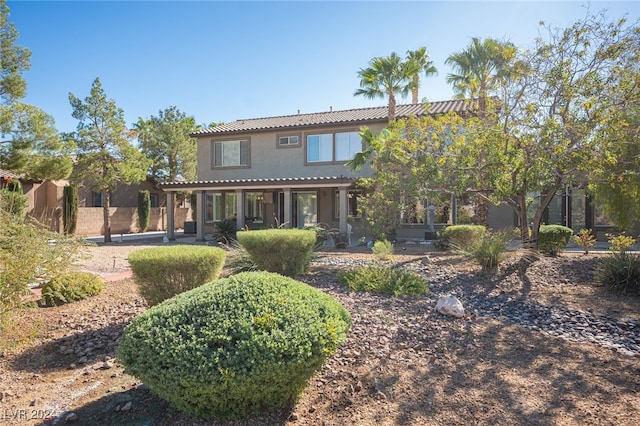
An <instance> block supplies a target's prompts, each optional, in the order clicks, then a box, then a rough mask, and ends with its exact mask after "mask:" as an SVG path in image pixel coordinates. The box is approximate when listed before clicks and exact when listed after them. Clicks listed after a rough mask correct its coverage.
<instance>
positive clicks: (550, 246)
mask: <svg viewBox="0 0 640 426" xmlns="http://www.w3.org/2000/svg"><path fill="white" fill-rule="evenodd" d="M571 236H573V230H572V229H571V228H567V227H566V226H562V225H540V231H538V250H539V251H540V252H542V253H545V254H550V255H552V256H555V255H557V254H558V252H560V251H562V250H564V248H565V247H566V246H567V244H568V243H569V240H571Z"/></svg>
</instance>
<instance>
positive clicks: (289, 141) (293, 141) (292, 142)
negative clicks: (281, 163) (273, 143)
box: [278, 135, 300, 147]
mask: <svg viewBox="0 0 640 426" xmlns="http://www.w3.org/2000/svg"><path fill="white" fill-rule="evenodd" d="M298 145H300V136H299V135H288V136H278V146H279V147H284V146H298Z"/></svg>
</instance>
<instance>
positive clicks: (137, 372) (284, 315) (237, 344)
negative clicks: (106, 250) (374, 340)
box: [116, 272, 351, 419]
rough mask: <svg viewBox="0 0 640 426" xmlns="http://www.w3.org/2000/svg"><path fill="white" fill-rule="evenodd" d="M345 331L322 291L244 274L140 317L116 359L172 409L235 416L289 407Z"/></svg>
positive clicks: (342, 317) (342, 313) (342, 316)
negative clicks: (167, 402)
mask: <svg viewBox="0 0 640 426" xmlns="http://www.w3.org/2000/svg"><path fill="white" fill-rule="evenodd" d="M350 324H351V317H350V315H349V313H348V312H347V310H346V309H344V307H342V305H340V304H339V303H338V302H337V301H336V300H335V299H333V298H332V297H331V296H329V295H327V294H326V293H323V292H321V291H320V290H317V289H314V288H313V287H311V286H308V285H307V284H304V283H301V282H299V281H296V280H294V279H293V278H289V277H284V276H282V275H279V274H275V273H270V272H243V273H240V274H237V275H233V276H231V277H229V278H224V279H219V280H217V281H214V282H211V283H207V284H205V285H203V286H201V287H198V288H196V289H193V290H191V291H188V292H185V293H182V294H179V295H177V296H176V297H174V298H172V299H169V300H166V301H165V302H163V303H161V304H159V305H157V306H154V307H152V308H150V309H149V310H147V311H145V312H143V313H142V314H141V315H139V316H138V317H137V318H135V319H134V320H133V321H132V322H131V324H129V325H128V326H127V327H126V329H125V332H124V335H123V337H122V340H121V342H120V345H119V347H118V351H117V354H116V356H117V358H118V360H119V361H120V362H121V363H122V364H123V365H124V366H125V369H126V371H127V373H129V374H132V375H134V376H136V377H138V378H139V379H141V380H142V381H143V382H144V383H145V384H146V385H147V386H149V388H150V389H151V390H152V391H153V392H154V393H156V394H157V395H159V396H160V397H162V398H164V399H165V400H167V401H169V402H170V403H171V404H172V405H173V406H174V407H175V408H177V409H178V410H181V411H184V412H186V413H188V414H190V415H192V416H194V417H202V418H211V417H215V418H220V419H232V418H240V417H243V416H246V415H249V414H251V413H258V412H261V411H263V410H266V409H271V408H275V407H280V406H285V405H287V404H290V403H293V402H295V400H296V399H297V398H298V396H299V395H300V393H301V391H302V390H303V389H304V388H305V387H306V386H307V384H308V381H309V378H310V377H311V376H312V375H313V373H314V372H315V371H316V370H318V369H319V368H320V367H321V366H322V365H323V363H324V361H325V360H326V358H327V357H328V356H330V355H332V354H333V353H334V352H335V350H336V349H337V348H338V347H339V345H340V344H341V343H342V342H343V341H344V340H345V339H346V335H347V331H348V329H349V326H350Z"/></svg>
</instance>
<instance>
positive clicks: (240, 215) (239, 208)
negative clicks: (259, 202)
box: [236, 189, 244, 229]
mask: <svg viewBox="0 0 640 426" xmlns="http://www.w3.org/2000/svg"><path fill="white" fill-rule="evenodd" d="M236 227H237V228H238V229H242V228H244V193H243V192H242V189H236Z"/></svg>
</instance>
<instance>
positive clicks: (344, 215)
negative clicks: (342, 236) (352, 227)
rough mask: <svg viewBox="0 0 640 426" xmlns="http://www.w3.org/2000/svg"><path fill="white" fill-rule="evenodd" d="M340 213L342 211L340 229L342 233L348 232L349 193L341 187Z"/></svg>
mask: <svg viewBox="0 0 640 426" xmlns="http://www.w3.org/2000/svg"><path fill="white" fill-rule="evenodd" d="M339 200H340V201H339V203H340V206H339V209H340V210H339V211H340V222H339V224H338V227H339V229H340V232H344V233H346V232H347V215H348V214H349V213H348V209H347V206H348V192H347V188H346V187H340V188H339Z"/></svg>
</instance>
